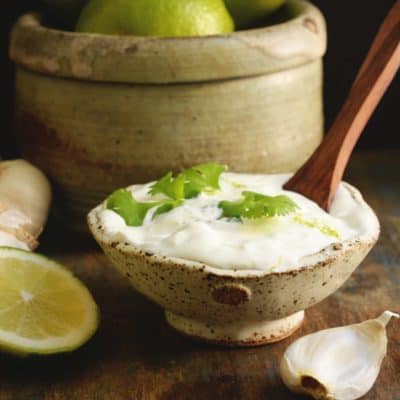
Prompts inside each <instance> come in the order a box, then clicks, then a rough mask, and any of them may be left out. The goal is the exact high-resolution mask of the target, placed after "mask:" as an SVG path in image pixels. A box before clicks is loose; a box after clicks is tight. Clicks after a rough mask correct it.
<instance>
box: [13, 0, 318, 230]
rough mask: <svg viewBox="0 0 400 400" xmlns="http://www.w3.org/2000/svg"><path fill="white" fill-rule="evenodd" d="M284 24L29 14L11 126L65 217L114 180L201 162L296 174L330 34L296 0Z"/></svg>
mask: <svg viewBox="0 0 400 400" xmlns="http://www.w3.org/2000/svg"><path fill="white" fill-rule="evenodd" d="M286 7H287V8H286V14H287V15H289V16H290V18H289V19H288V20H287V21H286V22H283V23H279V24H276V25H272V26H269V27H265V28H259V29H253V30H246V31H238V32H234V33H232V34H228V35H216V36H208V37H189V38H154V37H134V36H124V37H120V36H107V35H95V34H82V33H73V32H66V31H59V30H54V29H49V28H46V27H45V26H43V25H42V24H41V20H40V18H39V17H38V16H35V15H31V14H28V15H25V16H23V17H21V18H20V19H19V20H18V22H17V23H16V25H15V27H14V29H13V32H12V35H11V47H10V55H11V58H12V59H13V60H14V62H15V64H16V66H17V68H16V102H15V118H16V120H15V132H16V135H17V139H18V142H19V145H20V149H21V151H22V155H23V156H24V157H25V158H26V159H28V160H30V161H31V162H32V163H34V164H36V165H37V166H38V167H40V168H41V169H42V170H43V171H44V172H45V173H46V174H47V175H48V176H49V177H50V178H51V180H52V182H53V183H54V186H55V198H56V199H55V200H56V205H57V206H58V208H59V210H61V212H60V214H61V215H62V216H63V217H64V218H65V219H66V220H67V221H68V223H69V224H73V223H75V224H76V225H79V226H82V225H84V219H85V218H84V216H85V215H86V213H87V212H88V211H89V210H90V209H91V208H92V207H93V206H94V205H95V204H97V203H98V202H100V201H101V200H102V199H103V198H104V197H105V195H106V194H108V193H110V192H111V191H112V190H113V189H115V188H117V187H123V186H127V185H129V184H131V183H142V182H146V181H150V180H153V179H155V178H158V177H159V176H161V174H163V173H165V171H168V170H179V169H181V168H185V167H189V166H191V165H195V164H198V163H201V162H207V161H217V162H220V163H223V164H228V165H229V166H230V169H231V170H233V171H235V170H236V171H242V172H264V173H272V172H289V171H293V170H295V169H297V168H298V167H299V166H300V165H301V164H302V163H303V162H304V161H305V160H306V159H307V158H308V156H309V155H310V154H311V153H312V152H313V150H314V149H315V148H316V146H317V145H318V144H319V142H320V140H321V137H322V130H323V112H322V56H323V54H324V52H325V48H326V29H325V23H324V19H323V17H322V15H321V13H320V12H319V11H318V9H317V8H315V7H314V6H313V5H311V4H310V3H307V2H306V1H302V0H289V2H288V4H287V6H286Z"/></svg>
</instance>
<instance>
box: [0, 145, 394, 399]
mask: <svg viewBox="0 0 400 400" xmlns="http://www.w3.org/2000/svg"><path fill="white" fill-rule="evenodd" d="M347 180H348V181H350V182H352V183H353V184H355V185H356V186H358V187H359V188H360V189H361V191H362V192H363V193H364V195H365V197H366V199H367V200H368V202H369V203H370V204H371V205H372V207H373V208H374V209H375V210H376V211H377V213H378V216H379V218H380V221H381V224H382V234H381V238H380V241H379V243H378V245H377V246H376V247H375V248H374V250H373V251H372V252H371V254H370V255H369V256H368V258H367V259H366V260H365V261H364V262H363V264H362V265H361V266H360V267H359V268H358V269H357V270H356V272H355V273H354V274H353V275H352V277H351V278H350V279H349V280H348V281H347V283H346V284H345V285H344V286H343V287H342V288H341V289H340V290H339V291H337V292H336V293H335V294H333V295H332V296H330V297H329V298H328V299H326V300H325V301H323V302H322V303H320V304H318V305H316V306H314V307H312V308H310V309H309V310H307V317H306V322H305V324H304V325H303V327H302V328H301V329H300V330H299V331H298V332H297V333H296V334H294V335H293V336H292V337H290V338H288V339H286V340H284V341H283V342H280V343H277V344H273V345H267V346H264V347H259V348H249V349H238V350H234V349H226V348H219V347H214V346H209V345H203V344H199V343H193V342H192V341H190V340H189V339H186V338H184V337H181V336H180V335H179V334H177V333H175V332H174V331H173V330H172V329H170V328H169V327H168V326H167V325H166V323H165V321H164V319H163V314H162V311H161V310H160V308H158V307H157V306H156V305H154V304H152V303H150V302H149V301H147V300H146V299H144V298H143V297H142V296H141V295H139V294H137V293H135V292H134V291H133V290H132V289H130V287H129V285H128V283H127V281H126V280H125V279H124V278H123V277H122V276H120V275H119V274H118V273H117V272H114V269H113V268H111V266H110V263H109V262H108V261H107V260H106V258H105V257H104V256H103V255H102V253H101V252H100V251H99V249H98V248H97V247H96V245H95V244H94V243H93V242H92V241H91V240H89V239H88V238H86V239H85V238H78V237H76V236H75V235H73V234H71V233H68V232H66V231H63V230H56V229H52V228H51V227H49V229H48V230H47V232H46V234H45V235H44V237H43V240H42V242H43V245H42V247H41V251H42V252H44V253H45V254H48V255H51V256H53V257H55V258H56V259H58V260H60V261H62V262H63V263H65V264H67V265H69V266H70V267H71V268H72V269H73V270H74V271H75V272H76V274H77V275H78V276H79V277H80V278H81V279H82V280H83V281H84V282H86V284H87V285H88V286H89V288H90V289H91V291H92V293H93V295H94V297H95V299H96V301H97V302H98V304H99V306H100V309H101V313H102V323H101V326H100V328H99V331H98V333H97V334H96V336H95V337H94V338H93V339H92V340H91V341H90V342H89V343H88V344H87V345H86V346H84V347H83V348H82V349H80V350H78V351H77V352H75V353H73V354H69V355H63V356H57V357H48V358H43V359H22V360H19V359H13V358H11V357H7V356H1V357H0V400H25V399H26V400H42V399H45V400H70V399H71V400H75V399H79V400H86V399H88V400H108V399H110V400H129V399H135V400H136V399H137V400H153V399H163V400H167V399H171V400H181V399H188V400H189V399H190V400H196V399H199V400H213V399H221V400H223V399H229V400H234V399H240V400H246V399H248V400H256V399H271V400H286V399H287V400H289V399H304V397H301V396H296V395H293V394H292V393H290V392H289V391H288V390H287V389H286V388H285V387H284V386H283V384H282V383H281V381H280V379H279V375H278V365H279V360H280V358H281V356H282V354H283V351H284V350H285V349H286V347H287V346H288V345H289V343H291V342H292V341H293V340H294V339H296V338H297V337H299V336H302V335H304V334H306V333H310V332H314V331H316V330H319V329H322V328H327V327H332V326H336V325H344V324H350V323H353V322H358V321H362V320H364V319H367V318H370V317H375V316H377V315H378V314H380V313H381V312H382V311H383V310H385V309H390V310H393V311H397V312H399V311H400V151H385V152H372V153H362V154H356V155H355V156H354V157H353V161H352V163H351V167H350V168H349V173H348V176H347ZM50 225H51V224H50ZM388 335H389V349H388V356H387V357H386V358H385V360H384V363H383V367H382V370H381V374H380V376H379V378H378V380H377V382H376V384H375V386H374V387H373V389H372V390H371V391H370V392H369V393H368V395H367V396H365V400H367V399H368V400H399V399H400V322H398V321H392V323H391V325H390V327H389V329H388Z"/></svg>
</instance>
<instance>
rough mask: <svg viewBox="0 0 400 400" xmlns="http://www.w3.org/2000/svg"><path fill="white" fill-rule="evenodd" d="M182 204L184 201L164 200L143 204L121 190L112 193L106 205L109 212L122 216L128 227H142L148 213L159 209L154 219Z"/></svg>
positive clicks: (129, 193) (125, 190)
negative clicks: (153, 209)
mask: <svg viewBox="0 0 400 400" xmlns="http://www.w3.org/2000/svg"><path fill="white" fill-rule="evenodd" d="M181 204H182V200H162V201H157V202H149V203H141V202H139V201H137V200H135V198H134V197H133V195H132V193H131V192H130V191H129V190H127V189H119V190H116V191H115V192H114V193H112V194H111V195H110V196H109V197H108V199H107V203H106V207H107V209H109V210H112V211H114V212H116V213H117V214H118V215H120V216H121V217H122V218H123V219H124V221H125V223H126V224H127V225H128V226H141V225H143V221H144V219H145V217H146V214H147V212H148V211H149V210H150V209H151V208H153V207H157V206H158V208H157V209H156V211H155V212H154V214H153V219H154V218H155V217H157V216H158V215H161V214H164V213H166V212H168V211H171V210H172V209H174V208H175V207H178V206H180V205H181Z"/></svg>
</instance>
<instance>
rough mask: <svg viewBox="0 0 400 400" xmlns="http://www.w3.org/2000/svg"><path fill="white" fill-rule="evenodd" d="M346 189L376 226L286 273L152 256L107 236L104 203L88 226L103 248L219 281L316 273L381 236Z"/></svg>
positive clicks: (305, 259)
mask: <svg viewBox="0 0 400 400" xmlns="http://www.w3.org/2000/svg"><path fill="white" fill-rule="evenodd" d="M343 185H344V187H345V188H346V189H347V190H348V191H349V192H350V194H351V196H352V197H353V198H354V199H355V200H356V201H357V202H358V203H359V204H360V205H361V206H363V207H364V208H365V209H366V210H367V211H368V212H370V214H371V217H372V221H373V223H372V224H371V227H370V228H369V229H368V231H367V232H365V233H363V234H362V235H360V236H357V237H355V238H350V239H347V240H345V241H341V242H336V243H332V244H330V245H329V246H327V247H325V248H323V249H322V250H320V251H319V252H318V253H314V254H311V255H308V256H305V257H303V258H302V259H301V264H302V265H301V266H300V267H297V268H295V269H290V270H286V271H272V272H271V271H264V270H252V269H223V268H216V267H212V266H210V265H207V264H206V263H201V262H198V261H193V260H186V259H183V258H179V257H170V256H162V255H159V254H151V253H149V252H146V251H145V250H143V249H140V248H138V247H136V246H135V245H133V244H131V243H129V242H123V241H116V240H114V239H112V238H111V237H110V236H109V235H107V234H106V233H105V230H104V227H103V226H102V225H101V223H100V222H99V221H98V218H97V214H96V212H97V210H98V209H99V207H101V204H100V205H99V206H97V207H95V208H94V209H93V210H91V211H90V212H89V214H88V216H87V223H88V226H89V229H90V231H91V233H92V235H93V236H94V238H95V240H96V241H97V242H98V243H99V244H100V245H101V246H102V247H112V248H114V249H115V250H117V251H119V252H121V253H123V254H124V255H127V256H129V255H132V256H135V257H141V258H145V259H147V260H148V261H149V262H152V263H157V264H161V265H165V266H169V265H171V264H173V265H176V266H179V267H183V268H189V269H194V270H198V271H201V272H204V273H205V274H207V275H213V276H217V277H219V278H250V279H251V278H256V279H259V278H263V277H267V276H268V277H277V276H290V275H291V276H293V275H294V276H295V275H297V274H299V273H301V272H302V271H310V270H315V269H316V268H319V267H324V266H326V265H328V264H331V263H333V262H334V261H335V260H336V259H338V258H339V257H340V256H341V255H342V256H343V255H345V254H346V253H347V252H349V251H354V250H355V249H357V248H359V249H361V248H362V247H363V246H364V247H367V248H368V247H372V246H373V245H374V244H375V243H376V241H377V240H378V237H379V234H380V224H379V220H378V218H377V216H376V214H375V212H374V211H373V210H372V208H371V207H370V206H369V205H368V204H367V202H366V201H365V200H364V198H363V197H362V195H361V193H360V191H359V190H358V189H356V188H355V187H354V186H352V185H350V184H348V183H347V182H343Z"/></svg>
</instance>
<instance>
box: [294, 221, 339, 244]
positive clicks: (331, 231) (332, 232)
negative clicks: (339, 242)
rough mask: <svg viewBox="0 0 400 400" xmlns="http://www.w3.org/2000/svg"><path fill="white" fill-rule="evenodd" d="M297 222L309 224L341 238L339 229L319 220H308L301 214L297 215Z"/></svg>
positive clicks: (325, 233)
mask: <svg viewBox="0 0 400 400" xmlns="http://www.w3.org/2000/svg"><path fill="white" fill-rule="evenodd" d="M294 220H295V222H297V223H298V224H301V225H305V226H308V227H309V228H315V229H318V230H319V231H320V232H321V233H323V234H324V235H327V236H332V237H334V238H336V239H340V234H339V232H338V231H337V230H335V229H333V228H331V227H330V226H329V225H325V224H322V223H321V222H319V221H317V220H312V221H310V220H307V219H305V218H303V217H302V216H301V215H296V216H295V217H294Z"/></svg>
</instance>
